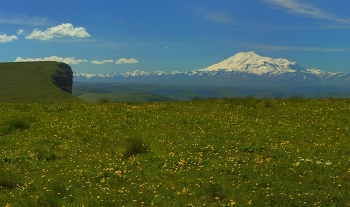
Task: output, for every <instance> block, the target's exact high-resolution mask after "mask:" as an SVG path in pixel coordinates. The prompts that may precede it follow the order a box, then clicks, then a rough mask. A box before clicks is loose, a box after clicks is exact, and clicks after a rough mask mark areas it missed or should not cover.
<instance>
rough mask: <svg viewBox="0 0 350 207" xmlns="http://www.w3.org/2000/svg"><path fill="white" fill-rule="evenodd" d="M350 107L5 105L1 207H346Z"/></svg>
mask: <svg viewBox="0 0 350 207" xmlns="http://www.w3.org/2000/svg"><path fill="white" fill-rule="evenodd" d="M349 121H350V99H303V98H291V99H255V98H252V97H248V98H226V99H221V100H218V99H209V100H201V99H194V100H192V101H187V102H176V101H173V102H153V103H150V102H142V103H141V102H135V103H108V101H105V102H100V103H57V104H50V103H41V104H40V103H35V104H34V103H0V149H1V150H0V167H1V168H0V169H1V170H0V206H349V205H350V198H349V195H350V182H349V181H350V146H349V132H350V129H349Z"/></svg>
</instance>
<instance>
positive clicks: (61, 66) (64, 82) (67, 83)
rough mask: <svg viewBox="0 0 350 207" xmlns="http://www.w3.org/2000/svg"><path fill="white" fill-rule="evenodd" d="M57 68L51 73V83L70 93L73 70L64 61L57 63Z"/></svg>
mask: <svg viewBox="0 0 350 207" xmlns="http://www.w3.org/2000/svg"><path fill="white" fill-rule="evenodd" d="M57 66H58V69H57V70H56V72H55V74H53V75H52V81H53V83H54V84H55V85H56V86H57V87H58V88H60V89H61V90H62V91H65V92H67V93H70V94H72V88H73V71H72V68H71V67H70V66H69V65H67V64H66V63H58V64H57Z"/></svg>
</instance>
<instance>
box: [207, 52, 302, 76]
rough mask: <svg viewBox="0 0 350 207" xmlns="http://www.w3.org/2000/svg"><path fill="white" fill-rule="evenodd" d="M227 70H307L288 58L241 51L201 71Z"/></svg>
mask: <svg viewBox="0 0 350 207" xmlns="http://www.w3.org/2000/svg"><path fill="white" fill-rule="evenodd" d="M218 70H225V71H227V72H231V71H235V72H241V73H253V74H256V75H262V74H275V75H276V74H282V73H287V72H296V71H297V70H302V71H305V69H304V68H302V67H300V66H299V65H298V64H297V63H296V62H291V61H289V60H287V59H282V58H278V59H273V58H269V57H261V56H259V55H257V54H256V53H254V52H247V53H244V52H240V53H237V54H236V55H234V56H232V57H230V58H228V59H226V60H224V61H222V62H219V63H217V64H214V65H212V66H209V67H207V68H205V69H201V70H200V71H218Z"/></svg>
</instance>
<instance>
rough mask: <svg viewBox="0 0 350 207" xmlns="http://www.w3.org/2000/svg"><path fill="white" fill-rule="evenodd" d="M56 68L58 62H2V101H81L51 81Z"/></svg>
mask: <svg viewBox="0 0 350 207" xmlns="http://www.w3.org/2000/svg"><path fill="white" fill-rule="evenodd" d="M56 69H58V67H57V62H25V63H22V62H21V63H0V102H17V103H18V102H22V103H23V102H26V103H28V102H29V103H33V102H36V103H43V102H44V103H56V102H76V101H81V100H80V99H78V98H76V97H74V96H72V95H71V94H68V93H66V92H64V91H62V90H60V89H59V88H58V87H56V86H55V85H54V84H53V83H52V82H51V76H52V74H53V73H54V72H55V70H56Z"/></svg>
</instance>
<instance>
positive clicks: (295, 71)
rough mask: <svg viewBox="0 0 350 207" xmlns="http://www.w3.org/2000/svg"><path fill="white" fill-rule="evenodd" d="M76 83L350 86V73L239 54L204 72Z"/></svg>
mask: <svg viewBox="0 0 350 207" xmlns="http://www.w3.org/2000/svg"><path fill="white" fill-rule="evenodd" d="M74 81H77V82H125V83H132V82H137V83H154V84H172V85H177V84H186V85H217V86H279V85H295V84H297V85H299V86H300V85H305V86H313V85H350V74H349V73H341V72H326V71H322V70H318V69H306V68H303V67H301V66H300V65H298V64H297V63H296V62H292V61H289V60H287V59H283V58H277V59H274V58H270V57H262V56H259V55H258V54H256V53H254V52H239V53H237V54H236V55H234V56H232V57H229V58H228V59H226V60H223V61H221V62H219V63H216V64H214V65H211V66H209V67H207V68H204V69H199V70H192V71H187V72H178V71H171V72H164V71H150V72H147V71H143V70H135V71H133V72H126V73H123V74H122V73H117V72H115V73H107V74H87V73H74Z"/></svg>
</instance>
